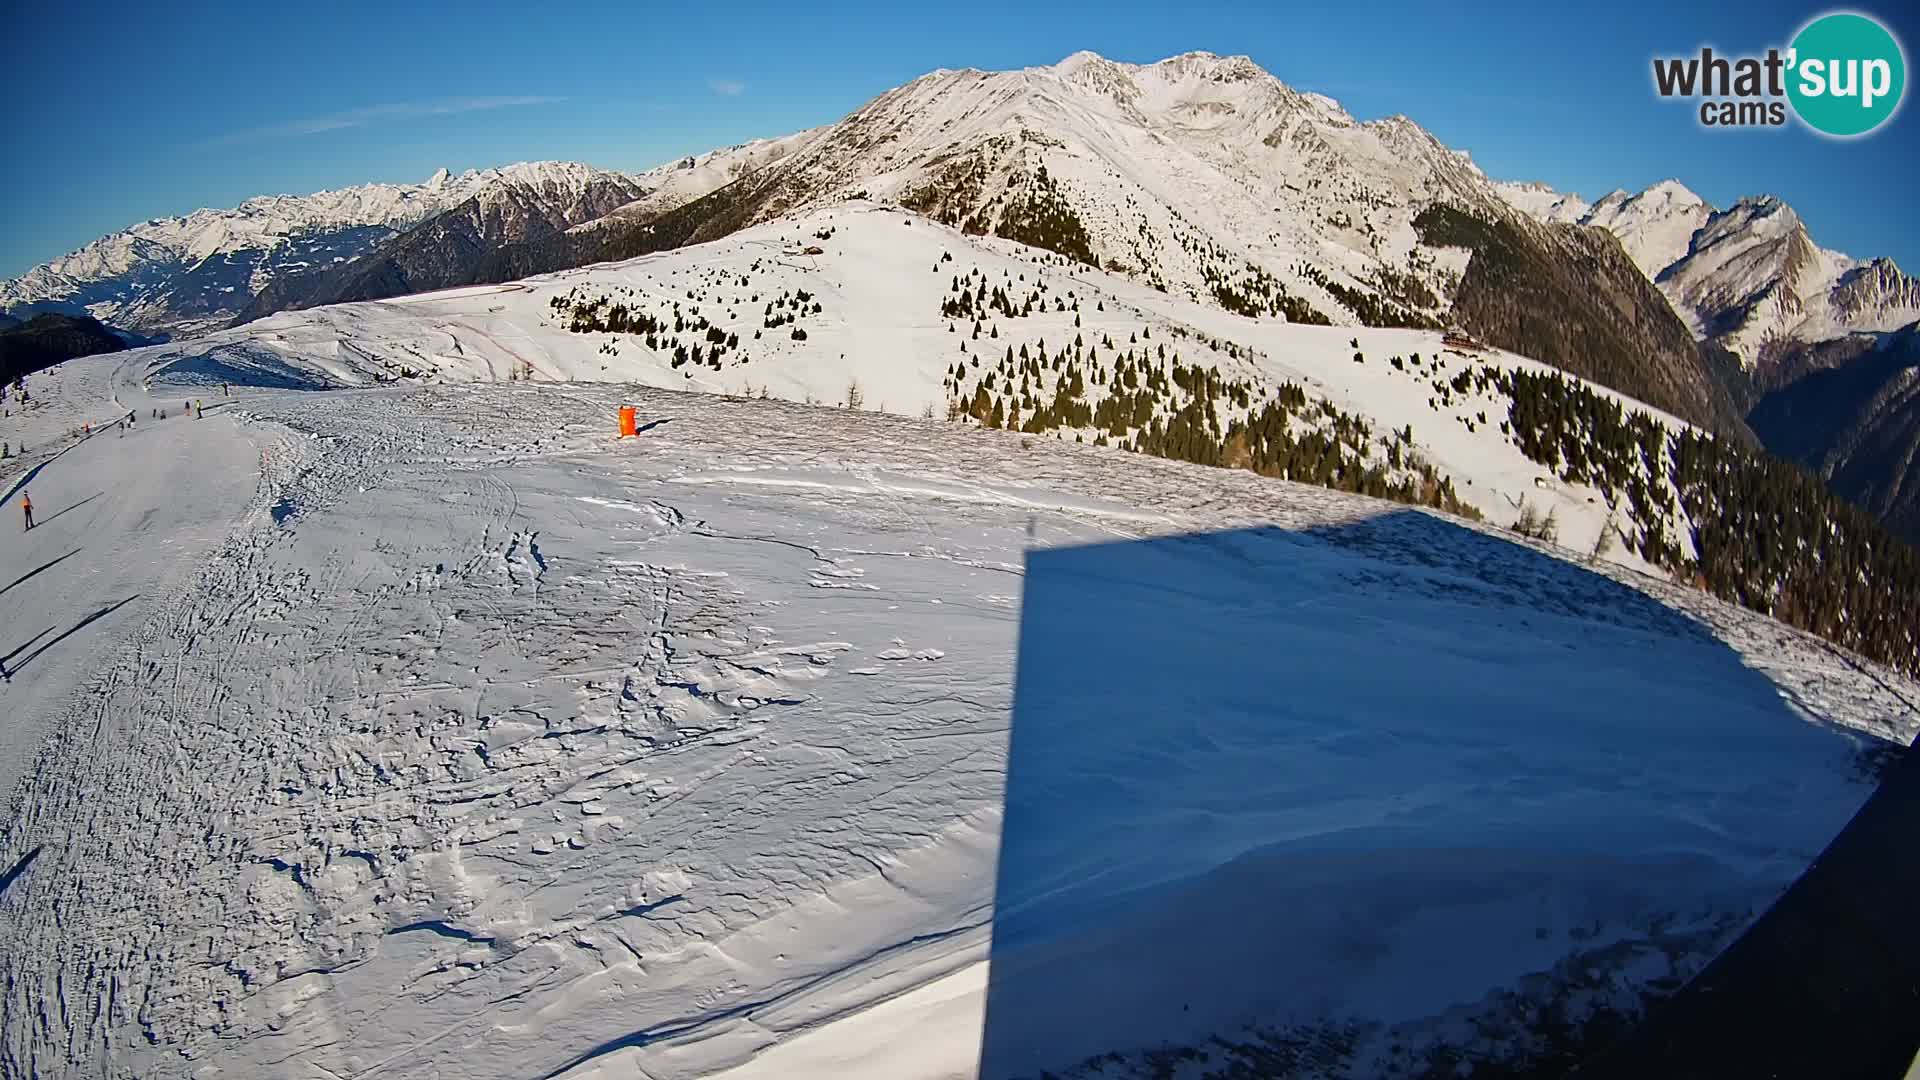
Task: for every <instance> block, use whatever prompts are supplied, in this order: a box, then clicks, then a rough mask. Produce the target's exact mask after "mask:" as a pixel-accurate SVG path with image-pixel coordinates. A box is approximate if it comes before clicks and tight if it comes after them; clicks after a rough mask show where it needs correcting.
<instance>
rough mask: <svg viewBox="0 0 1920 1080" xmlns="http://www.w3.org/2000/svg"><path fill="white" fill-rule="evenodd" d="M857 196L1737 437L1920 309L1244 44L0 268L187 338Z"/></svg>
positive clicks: (954, 83) (23, 310) (960, 82)
mask: <svg viewBox="0 0 1920 1080" xmlns="http://www.w3.org/2000/svg"><path fill="white" fill-rule="evenodd" d="M853 196H864V197H866V198H868V199H871V200H874V201H878V202H882V203H891V204H894V205H898V206H901V207H903V208H906V209H909V210H912V211H915V212H918V213H921V214H924V215H927V216H928V217H931V218H934V219H937V220H940V221H943V222H947V223H950V224H954V225H956V226H958V227H961V228H962V229H964V230H966V231H968V232H972V233H978V234H986V235H991V236H996V237H1001V238H1004V239H1005V240H1008V241H1014V242H1018V243H1021V244H1026V245H1029V246H1032V247H1039V248H1044V249H1047V250H1049V251H1051V252H1053V253H1054V254H1055V256H1056V257H1058V258H1060V259H1062V260H1065V261H1070V262H1079V263H1083V264H1087V265H1096V266H1099V267H1101V268H1103V269H1107V270H1111V271H1116V272H1121V273H1125V274H1127V275H1130V276H1132V277H1134V278H1135V279H1136V280H1139V281H1141V282H1143V283H1146V284H1149V285H1151V286H1153V287H1154V288H1156V289H1159V290H1162V291H1164V292H1166V293H1168V294H1170V295H1174V296H1184V297H1187V298H1189V299H1191V300H1193V301H1195V302H1199V303H1204V304H1208V305H1212V306H1216V307H1220V308H1224V309H1226V310H1228V311H1232V312H1236V313H1240V314H1243V315H1245V316H1247V317H1251V318H1260V319H1284V320H1290V321H1296V322H1300V321H1304V322H1326V323H1331V324H1335V325H1356V326H1357V325H1368V326H1396V325H1397V326H1429V327H1438V326H1442V325H1447V324H1457V325H1459V326H1461V327H1462V328H1464V329H1465V330H1467V331H1469V332H1471V333H1473V334H1474V335H1476V336H1478V337H1480V338H1482V339H1484V340H1486V341H1488V342H1490V343H1492V344H1495V345H1498V346H1501V347H1504V348H1508V349H1512V350H1514V351H1516V352H1520V353H1523V354H1526V355H1529V356H1534V357H1538V358H1539V359H1542V360H1545V361H1547V362H1549V363H1552V364H1555V365H1557V366H1559V367H1561V368H1563V369H1565V370H1567V371H1570V372H1572V373H1574V374H1577V375H1581V376H1583V377H1585V378H1589V379H1592V380H1594V381H1597V382H1600V383H1603V384H1605V385H1607V386H1610V387H1613V388H1614V389H1617V390H1619V391H1621V392H1623V393H1626V394H1628V395H1630V396H1632V397H1635V398H1638V399H1640V400H1643V401H1646V402H1648V403H1649V404H1652V405H1654V406H1656V407H1658V408H1661V409H1663V410H1666V411H1668V412H1670V413H1672V414H1674V415H1676V416H1679V417H1681V418H1683V419H1685V420H1688V421H1690V422H1692V423H1694V424H1696V425H1699V426H1701V427H1704V428H1707V429H1710V430H1713V431H1715V432H1719V433H1721V434H1723V435H1726V436H1729V437H1732V438H1735V439H1740V440H1751V439H1752V438H1753V437H1754V433H1753V431H1752V430H1751V429H1750V428H1749V426H1748V423H1747V413H1748V411H1749V410H1750V409H1751V408H1752V407H1754V405H1755V404H1757V402H1758V401H1759V400H1760V399H1761V398H1762V397H1764V396H1766V395H1767V394H1770V393H1773V392H1775V391H1777V390H1780V389H1782V388H1783V387H1784V386H1785V384H1786V383H1787V382H1788V381H1790V378H1791V376H1793V375H1795V374H1804V373H1805V372H1807V371H1810V370H1814V369H1817V368H1821V367H1823V366H1830V365H1828V364H1827V361H1828V360H1830V359H1831V358H1832V357H1833V356H1837V355H1840V352H1843V351H1845V350H1840V351H1836V350H1831V349H1828V350H1825V351H1822V352H1820V353H1819V354H1818V355H1817V356H1816V355H1815V354H1814V352H1812V351H1810V350H1816V349H1817V348H1818V347H1819V346H1821V345H1823V344H1824V343H1827V342H1831V341H1835V340H1840V339H1845V338H1848V337H1849V336H1850V335H1857V334H1862V333H1866V334H1886V333H1890V332H1892V331H1896V330H1898V329H1900V328H1901V327H1903V326H1906V325H1908V324H1910V323H1912V322H1914V321H1915V319H1917V318H1920V285H1917V284H1916V282H1915V279H1913V278H1910V277H1907V276H1906V275H1905V274H1903V273H1901V272H1900V271H1899V270H1898V268H1896V267H1895V266H1894V265H1893V264H1892V263H1891V262H1890V261H1888V260H1885V259H1875V260H1870V261H1862V260H1858V259H1854V258H1851V257H1848V256H1845V255H1841V254H1839V253H1836V252H1832V251H1828V250H1825V249H1822V248H1820V247H1818V246H1817V245H1816V244H1815V243H1814V242H1813V240H1812V238H1811V237H1810V236H1809V235H1808V232H1807V230H1806V227H1805V226H1804V224H1803V223H1802V222H1801V221H1800V219H1799V217H1798V216H1797V215H1796V214H1795V213H1794V212H1793V210H1792V209H1791V208H1790V207H1788V206H1787V205H1785V204H1784V203H1782V202H1780V201H1779V200H1777V199H1773V198H1770V197H1755V198H1748V199H1742V200H1740V201H1739V202H1737V203H1735V204H1734V205H1733V206H1731V207H1728V208H1725V209H1716V208H1715V207H1713V206H1711V205H1709V204H1707V203H1706V202H1705V201H1704V200H1702V199H1701V198H1700V197H1699V196H1697V195H1695V194H1694V193H1693V192H1691V191H1689V190H1688V189H1687V188H1686V187H1684V186H1683V185H1681V184H1680V183H1678V182H1677V181H1667V182H1664V183H1661V184H1656V185H1654V186H1653V187H1651V188H1649V189H1647V190H1646V191H1643V192H1640V193H1638V194H1629V193H1627V192H1614V193H1612V194H1609V195H1607V196H1605V197H1604V198H1601V199H1600V200H1598V201H1597V202H1594V203H1591V204H1589V203H1587V202H1586V201H1584V200H1583V199H1581V198H1580V197H1579V196H1577V195H1570V194H1565V193H1561V192H1557V191H1554V190H1552V189H1550V188H1547V187H1545V186H1543V185H1539V184H1518V183H1506V182H1498V181H1494V180H1492V179H1490V178H1488V177H1487V176H1486V175H1485V174H1484V173H1482V172H1481V170H1480V169H1479V168H1478V167H1476V166H1475V165H1474V164H1473V162H1472V160H1471V159H1470V158H1469V157H1468V155H1467V154H1465V153H1464V152H1461V151H1458V150H1454V149H1451V148H1449V147H1447V146H1445V145H1443V144H1441V143H1440V142H1439V141H1438V140H1437V139H1435V138H1434V137H1433V136H1432V135H1431V134H1430V133H1429V132H1427V131H1426V130H1425V129H1423V128H1421V127H1420V126H1419V125H1418V124H1416V123H1414V122H1413V121H1412V120H1410V119H1408V118H1406V117H1403V116H1394V117H1389V118H1386V119H1382V120H1374V121H1366V122H1362V121H1359V120H1356V119H1355V118H1354V117H1353V116H1351V115H1350V114H1348V113H1347V112H1346V111H1345V110H1343V109H1342V108H1341V107H1340V106H1339V105H1338V103H1336V102H1334V101H1333V100H1332V99H1330V98H1327V97H1324V96H1322V95H1319V94H1314V93H1310V92H1304V91H1300V90H1296V89H1294V88H1292V87H1289V86H1287V85H1286V84H1284V83H1282V82H1281V81H1280V80H1278V79H1276V78H1274V77H1273V76H1272V75H1270V74H1268V73H1267V72H1266V71H1264V70H1262V69H1261V68H1260V67H1258V66H1257V65H1255V64H1254V63H1253V62H1252V61H1250V60H1248V59H1247V58H1245V57H1222V56H1216V55H1214V54H1211V53H1204V52H1195V53H1187V54H1183V55H1180V56H1175V57H1171V58H1169V59H1167V60H1163V61H1161V62H1159V63H1155V64H1146V65H1135V64H1124V63H1118V62H1115V61H1112V60H1108V59H1106V58H1103V57H1100V56H1098V55H1095V54H1093V53H1087V52H1083V53H1076V54H1075V55H1073V56H1070V57H1068V58H1066V59H1065V60H1063V61H1061V62H1060V63H1058V64H1055V65H1051V66H1046V67H1036V68H1028V69H1023V70H1018V71H1003V72H988V71H976V70H958V71H954V70H942V71H936V72H932V73H930V74H928V75H925V76H923V77H921V78H919V79H916V80H914V81H913V82H911V83H908V84H907V85H905V86H902V87H899V88H897V89H895V90H891V91H888V92H887V93H884V94H882V95H880V96H879V97H877V98H875V99H873V100H872V101H870V102H868V103H866V104H865V105H863V106H861V107H860V108H858V109H856V110H854V111H853V112H852V113H851V114H849V115H848V116H847V117H845V118H844V119H842V120H841V121H839V122H837V123H834V124H831V125H828V126H825V127H822V128H816V129H813V130H809V131H803V132H799V133H796V134H793V135H789V136H786V137H784V138H780V139H772V140H764V141H760V142H754V143H748V144H745V145H743V146H736V147H730V148H726V149H721V150H716V151H713V152H711V153H709V154H704V155H700V156H697V157H689V158H685V159H682V160H680V161H676V162H672V163H670V164H668V165H664V166H661V167H659V168H656V169H652V170H649V171H647V172H644V173H635V174H626V173H618V172H612V171H609V170H602V169H596V168H593V167H590V166H586V165H580V164H575V163H562V162H542V163H533V164H522V165H515V166H510V167H507V168H504V169H497V170H481V171H476V172H468V173H464V174H461V175H459V176H450V175H448V174H446V173H445V172H444V171H443V172H442V173H439V174H437V175H435V176H434V177H433V178H431V179H429V180H428V181H427V182H426V183H423V184H417V185H369V186H366V187H361V188H352V189H347V190H344V191H338V192H322V193H319V194H316V195H311V196H305V197H284V196H282V197H266V198H261V199H253V200H249V201H248V202H247V203H245V204H242V206H241V207H239V208H237V209H234V210H229V211H213V210H208V211H200V212H197V213H195V214H192V215H189V216H187V217H185V218H170V219H162V220H157V221H151V222H146V223H143V224H141V225H137V226H134V227H132V228H130V229H127V230H124V231H123V232H120V233H116V234H114V235H113V236H109V237H105V238H102V239H101V240H98V241H95V242H94V243H92V244H89V245H88V246H87V247H85V248H83V249H81V250H80V251H78V252H75V253H73V254H71V255H68V256H65V257H63V258H62V259H58V260H55V261H54V262H52V263H49V264H47V265H45V266H42V267H36V268H35V269H34V270H32V271H30V272H29V273H28V274H26V275H24V276H23V277H21V278H20V279H17V280H15V281H11V282H6V283H0V310H4V311H6V312H9V313H11V314H14V315H16V316H17V315H22V314H29V313H32V312H34V311H39V310H66V311H79V310H84V311H88V312H91V313H92V314H94V315H96V316H98V317H99V318H101V319H103V320H104V321H106V322H108V323H109V324H111V325H114V326H117V327H123V328H126V329H129V330H133V331H137V332H139V333H143V334H149V335H161V334H167V335H188V334H195V333H201V332H204V331H206V330H208V329H211V328H214V327H218V326H222V325H227V324H231V323H233V322H235V321H246V320H251V319H255V318H259V317H262V316H265V315H268V314H271V313H273V312H275V311H282V310H288V309H294V308H303V307H310V306H314V305H319V304H329V303H336V302H341V301H349V300H367V299H379V298H383V297H390V296H397V295H402V294H406V293H415V292H422V291H431V290H435V289H441V288H446V287H451V286H459V285H468V284H477V283H488V282H501V281H508V280H513V279H516V278H520V277H524V276H527V275H530V274H535V273H542V272H551V271H556V270H562V269H566V268H570V267H575V266H581V265H586V264H589V263H593V262H601V261H607V260H611V259H620V258H627V257H631V256H634V255H639V254H645V253H648V252H652V251H659V250H665V249H668V248H673V247H679V246H683V245H686V244H689V243H696V242H699V241H702V240H710V239H714V238H717V237H721V236H725V235H728V234H730V233H732V232H735V231H737V230H739V229H742V228H744V227H747V226H750V225H754V224H758V223H763V222H767V221H773V220H778V219H781V218H784V217H788V216H790V215H793V214H794V213H796V212H798V211H802V210H807V209H812V208H818V207H820V206H824V205H828V204H831V203H834V202H837V201H843V200H845V199H847V198H849V197H853Z"/></svg>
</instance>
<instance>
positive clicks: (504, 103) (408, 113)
mask: <svg viewBox="0 0 1920 1080" xmlns="http://www.w3.org/2000/svg"><path fill="white" fill-rule="evenodd" d="M565 100H567V99H566V98H563V97H548V96H545V95H522V96H517V97H456V98H437V99H432V100H424V101H396V102H392V103H390V104H386V105H368V106H366V107H364V108H359V109H347V110H345V111H344V112H337V113H328V114H326V115H324V116H314V117H309V118H307V119H305V120H294V121H291V122H289V123H285V124H267V125H264V126H262V127H256V128H248V129H246V130H245V131H235V132H232V133H230V134H226V135H220V136H217V137H215V138H212V139H209V140H207V141H208V142H210V143H232V142H248V141H252V140H255V139H289V138H298V137H300V136H303V135H319V134H321V133H323V132H328V131H341V130H344V129H346V128H357V127H367V126H368V125H371V124H379V123H385V122H389V121H394V120H415V119H420V118H423V117H431V116H454V115H457V114H459V113H470V112H483V111H485V110H488V109H509V108H513V107H516V106H521V105H550V104H553V103H554V102H558V101H565Z"/></svg>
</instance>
